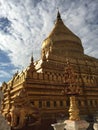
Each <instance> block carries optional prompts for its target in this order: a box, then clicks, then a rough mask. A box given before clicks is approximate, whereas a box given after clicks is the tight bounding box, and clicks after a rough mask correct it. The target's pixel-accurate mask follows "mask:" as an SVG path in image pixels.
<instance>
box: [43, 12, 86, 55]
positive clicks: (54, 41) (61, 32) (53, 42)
mask: <svg viewBox="0 0 98 130" xmlns="http://www.w3.org/2000/svg"><path fill="white" fill-rule="evenodd" d="M43 51H44V52H45V54H47V53H51V54H53V55H56V56H61V57H66V56H68V55H70V56H71V55H73V53H74V54H76V53H78V54H83V51H84V50H83V47H82V44H81V40H80V38H78V37H77V36H76V35H75V34H74V33H73V32H72V31H70V30H69V29H68V28H67V27H66V26H65V25H64V23H63V21H62V19H61V16H60V13H59V11H58V14H57V20H56V23H55V26H54V28H53V30H52V32H51V33H50V35H49V36H48V37H47V38H46V39H45V40H44V41H43V43H42V52H43Z"/></svg>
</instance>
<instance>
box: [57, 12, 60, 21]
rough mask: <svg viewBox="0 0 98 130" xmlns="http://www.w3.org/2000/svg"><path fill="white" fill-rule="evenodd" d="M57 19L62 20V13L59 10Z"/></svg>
mask: <svg viewBox="0 0 98 130" xmlns="http://www.w3.org/2000/svg"><path fill="white" fill-rule="evenodd" d="M57 20H61V15H60V12H59V10H58V13H57Z"/></svg>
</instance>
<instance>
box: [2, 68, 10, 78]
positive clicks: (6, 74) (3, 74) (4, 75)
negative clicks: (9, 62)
mask: <svg viewBox="0 0 98 130" xmlns="http://www.w3.org/2000/svg"><path fill="white" fill-rule="evenodd" d="M3 77H8V78H9V77H10V74H9V73H8V72H5V71H3V70H0V78H3Z"/></svg>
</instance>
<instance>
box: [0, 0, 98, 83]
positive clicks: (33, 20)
mask: <svg viewBox="0 0 98 130" xmlns="http://www.w3.org/2000/svg"><path fill="white" fill-rule="evenodd" d="M58 7H59V10H60V13H61V16H62V19H63V21H64V23H65V25H67V27H69V28H70V29H71V30H72V31H73V32H74V33H75V34H76V35H77V36H79V37H80V38H81V40H82V44H83V47H84V49H85V53H86V54H88V55H90V56H93V57H96V58H98V0H0V84H1V83H2V82H3V81H8V80H9V79H10V78H11V77H12V76H13V74H14V73H15V72H16V71H17V70H22V69H23V68H25V67H26V66H27V65H29V63H30V57H31V55H32V53H33V56H34V59H35V60H37V59H39V58H40V51H41V44H42V41H43V40H44V39H45V38H46V37H47V36H48V34H49V33H50V31H51V29H52V28H53V26H54V22H55V19H56V14H57V8H58Z"/></svg>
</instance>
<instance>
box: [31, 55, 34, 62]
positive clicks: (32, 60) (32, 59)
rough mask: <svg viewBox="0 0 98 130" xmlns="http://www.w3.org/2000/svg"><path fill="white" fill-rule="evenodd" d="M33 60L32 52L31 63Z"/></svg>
mask: <svg viewBox="0 0 98 130" xmlns="http://www.w3.org/2000/svg"><path fill="white" fill-rule="evenodd" d="M32 62H34V58H33V54H32V56H31V63H32Z"/></svg>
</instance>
